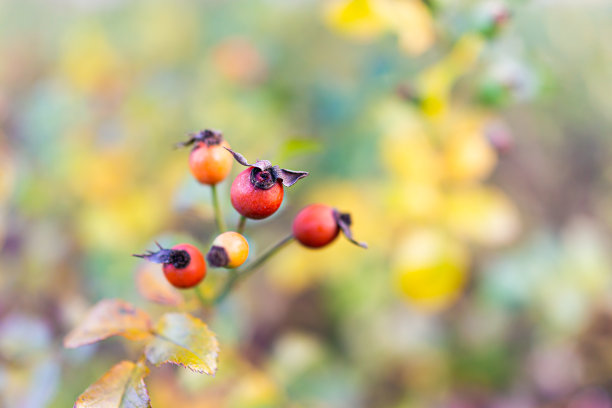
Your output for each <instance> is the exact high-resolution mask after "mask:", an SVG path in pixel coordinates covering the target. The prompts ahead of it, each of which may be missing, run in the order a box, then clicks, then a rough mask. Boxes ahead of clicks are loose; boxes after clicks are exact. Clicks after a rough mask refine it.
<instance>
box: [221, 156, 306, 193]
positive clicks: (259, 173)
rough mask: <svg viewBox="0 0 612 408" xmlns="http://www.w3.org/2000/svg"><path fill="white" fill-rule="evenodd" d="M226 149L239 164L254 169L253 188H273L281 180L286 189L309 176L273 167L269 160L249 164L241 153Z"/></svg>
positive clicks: (301, 172) (252, 176) (302, 172)
mask: <svg viewBox="0 0 612 408" xmlns="http://www.w3.org/2000/svg"><path fill="white" fill-rule="evenodd" d="M226 149H227V150H228V151H229V152H230V153H231V154H232V155H233V156H234V158H235V159H236V161H237V162H238V163H240V164H242V165H243V166H245V167H253V170H252V171H251V183H252V184H253V186H255V187H257V188H259V189H262V190H267V189H269V188H272V187H273V186H274V184H276V182H277V181H278V180H280V181H281V182H282V183H283V185H284V186H285V187H289V186H292V185H294V184H295V183H296V182H297V181H298V180H299V179H302V178H304V177H306V176H307V175H308V172H307V171H295V170H287V169H281V168H280V167H278V166H273V165H272V163H270V161H268V160H257V161H256V162H255V163H253V164H249V162H248V161H247V159H246V158H245V157H244V156H243V155H241V154H240V153H237V152H235V151H233V150H232V149H229V148H227V147H226Z"/></svg>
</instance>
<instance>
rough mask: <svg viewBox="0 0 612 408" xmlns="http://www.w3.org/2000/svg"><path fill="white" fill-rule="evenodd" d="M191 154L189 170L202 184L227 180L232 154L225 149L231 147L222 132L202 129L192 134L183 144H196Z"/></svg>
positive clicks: (212, 183)
mask: <svg viewBox="0 0 612 408" xmlns="http://www.w3.org/2000/svg"><path fill="white" fill-rule="evenodd" d="M194 143H195V145H194V147H193V150H191V153H190V154H189V170H190V171H191V174H192V175H193V177H195V179H196V180H198V181H199V182H200V183H201V184H206V185H215V184H218V183H220V182H221V181H223V180H225V178H226V177H227V175H228V174H229V172H230V170H231V169H232V162H233V160H232V156H231V155H230V154H229V153H228V152H227V150H225V148H226V147H229V144H228V143H227V141H225V140H224V139H223V135H222V134H221V132H218V131H215V130H209V129H206V130H202V131H200V132H198V133H194V134H192V135H191V138H190V139H189V140H188V141H186V142H183V143H180V144H179V145H181V146H189V145H191V144H194Z"/></svg>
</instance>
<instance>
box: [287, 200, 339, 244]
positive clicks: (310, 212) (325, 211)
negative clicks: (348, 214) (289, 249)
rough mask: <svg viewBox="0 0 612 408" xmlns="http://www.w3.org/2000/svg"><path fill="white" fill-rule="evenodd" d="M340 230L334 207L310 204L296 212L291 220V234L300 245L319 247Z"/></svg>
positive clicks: (332, 238)
mask: <svg viewBox="0 0 612 408" xmlns="http://www.w3.org/2000/svg"><path fill="white" fill-rule="evenodd" d="M339 232H340V227H339V226H338V222H337V221H336V218H335V217H334V209H333V208H332V207H329V206H327V205H323V204H312V205H309V206H308V207H306V208H304V209H303V210H302V211H300V212H299V213H298V215H297V216H296V217H295V219H294V221H293V236H294V237H295V239H297V240H298V241H299V242H300V243H301V244H302V245H304V246H307V247H310V248H320V247H322V246H325V245H327V244H329V243H330V242H332V241H333V240H334V239H335V238H336V237H337V236H338V233H339Z"/></svg>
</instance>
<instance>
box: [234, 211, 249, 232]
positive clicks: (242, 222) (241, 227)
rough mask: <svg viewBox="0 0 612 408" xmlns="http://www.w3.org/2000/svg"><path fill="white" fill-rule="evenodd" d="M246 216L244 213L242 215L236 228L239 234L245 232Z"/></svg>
mask: <svg viewBox="0 0 612 408" xmlns="http://www.w3.org/2000/svg"><path fill="white" fill-rule="evenodd" d="M246 220H247V219H246V217H245V216H244V215H241V216H240V220H239V221H238V227H237V228H236V232H237V233H239V234H242V233H244V226H245V225H246Z"/></svg>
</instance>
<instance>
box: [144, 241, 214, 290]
mask: <svg viewBox="0 0 612 408" xmlns="http://www.w3.org/2000/svg"><path fill="white" fill-rule="evenodd" d="M157 246H158V247H159V251H157V252H152V251H147V252H146V253H145V254H141V255H134V256H136V257H138V258H143V259H146V260H147V261H150V262H155V263H160V264H162V270H163V271H164V275H165V276H166V279H167V280H168V282H170V283H171V284H172V285H173V286H175V287H177V288H180V289H186V288H191V287H194V286H195V285H197V284H198V283H200V281H202V279H204V278H205V277H206V262H205V261H204V256H202V253H201V252H200V250H198V248H196V247H194V246H193V245H190V244H178V245H175V246H173V247H172V248H171V249H166V248H163V247H162V246H161V245H159V244H157Z"/></svg>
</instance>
